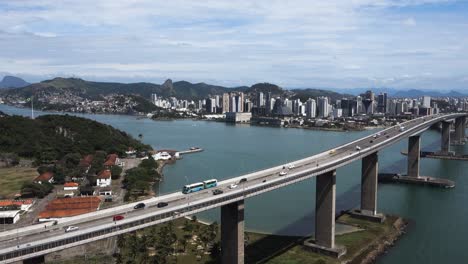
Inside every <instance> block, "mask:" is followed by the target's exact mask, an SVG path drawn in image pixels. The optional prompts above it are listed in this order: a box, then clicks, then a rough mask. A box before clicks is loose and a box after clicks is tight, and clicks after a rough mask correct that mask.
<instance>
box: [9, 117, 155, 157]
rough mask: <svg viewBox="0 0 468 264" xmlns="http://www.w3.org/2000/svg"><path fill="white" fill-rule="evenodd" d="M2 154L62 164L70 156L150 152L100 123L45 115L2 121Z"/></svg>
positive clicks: (125, 134) (146, 146) (148, 147)
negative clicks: (100, 152)
mask: <svg viewBox="0 0 468 264" xmlns="http://www.w3.org/2000/svg"><path fill="white" fill-rule="evenodd" d="M0 131H2V133H0V152H5V153H16V154H18V155H19V156H22V157H29V158H35V159H37V160H41V161H43V160H49V161H53V160H58V159H60V158H61V157H63V156H64V155H66V154H67V153H80V154H89V153H94V152H95V151H97V150H103V151H105V152H107V153H118V154H123V153H124V152H125V151H126V150H127V149H128V147H133V148H135V149H138V150H148V149H150V146H148V145H145V144H142V143H141V142H139V141H137V140H136V139H134V138H132V137H131V136H130V135H128V134H127V133H125V132H123V131H120V130H117V129H115V128H113V127H111V126H109V125H105V124H101V123H99V122H96V121H93V120H90V119H86V118H81V117H75V116H69V115H44V116H40V117H38V118H36V119H34V120H32V119H29V118H26V117H21V116H4V117H0Z"/></svg>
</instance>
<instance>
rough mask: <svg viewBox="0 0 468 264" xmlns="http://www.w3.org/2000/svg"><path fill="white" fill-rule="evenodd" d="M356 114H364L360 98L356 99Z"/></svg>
mask: <svg viewBox="0 0 468 264" xmlns="http://www.w3.org/2000/svg"><path fill="white" fill-rule="evenodd" d="M356 112H357V114H358V115H360V114H364V105H363V104H362V97H361V96H357V97H356Z"/></svg>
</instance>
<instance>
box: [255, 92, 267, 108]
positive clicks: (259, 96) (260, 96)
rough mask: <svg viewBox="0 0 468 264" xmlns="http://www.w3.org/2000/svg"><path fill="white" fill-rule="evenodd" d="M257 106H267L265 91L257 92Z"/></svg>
mask: <svg viewBox="0 0 468 264" xmlns="http://www.w3.org/2000/svg"><path fill="white" fill-rule="evenodd" d="M256 106H257V107H262V106H265V100H264V98H263V93H262V92H258V93H257V101H256Z"/></svg>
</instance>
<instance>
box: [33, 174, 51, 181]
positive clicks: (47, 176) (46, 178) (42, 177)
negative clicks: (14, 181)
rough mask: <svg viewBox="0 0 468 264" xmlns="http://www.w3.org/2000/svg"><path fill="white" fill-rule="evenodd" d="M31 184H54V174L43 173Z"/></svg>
mask: <svg viewBox="0 0 468 264" xmlns="http://www.w3.org/2000/svg"><path fill="white" fill-rule="evenodd" d="M33 182H35V183H39V184H42V183H43V182H50V183H53V182H54V174H53V173H52V172H44V173H42V174H41V175H39V176H37V177H36V178H35V179H34V180H33Z"/></svg>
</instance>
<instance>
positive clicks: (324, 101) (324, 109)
mask: <svg viewBox="0 0 468 264" xmlns="http://www.w3.org/2000/svg"><path fill="white" fill-rule="evenodd" d="M317 99H318V110H319V111H318V116H319V117H321V118H324V117H328V116H329V115H330V112H329V111H330V107H329V103H328V97H324V96H320V97H319V98H317Z"/></svg>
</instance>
